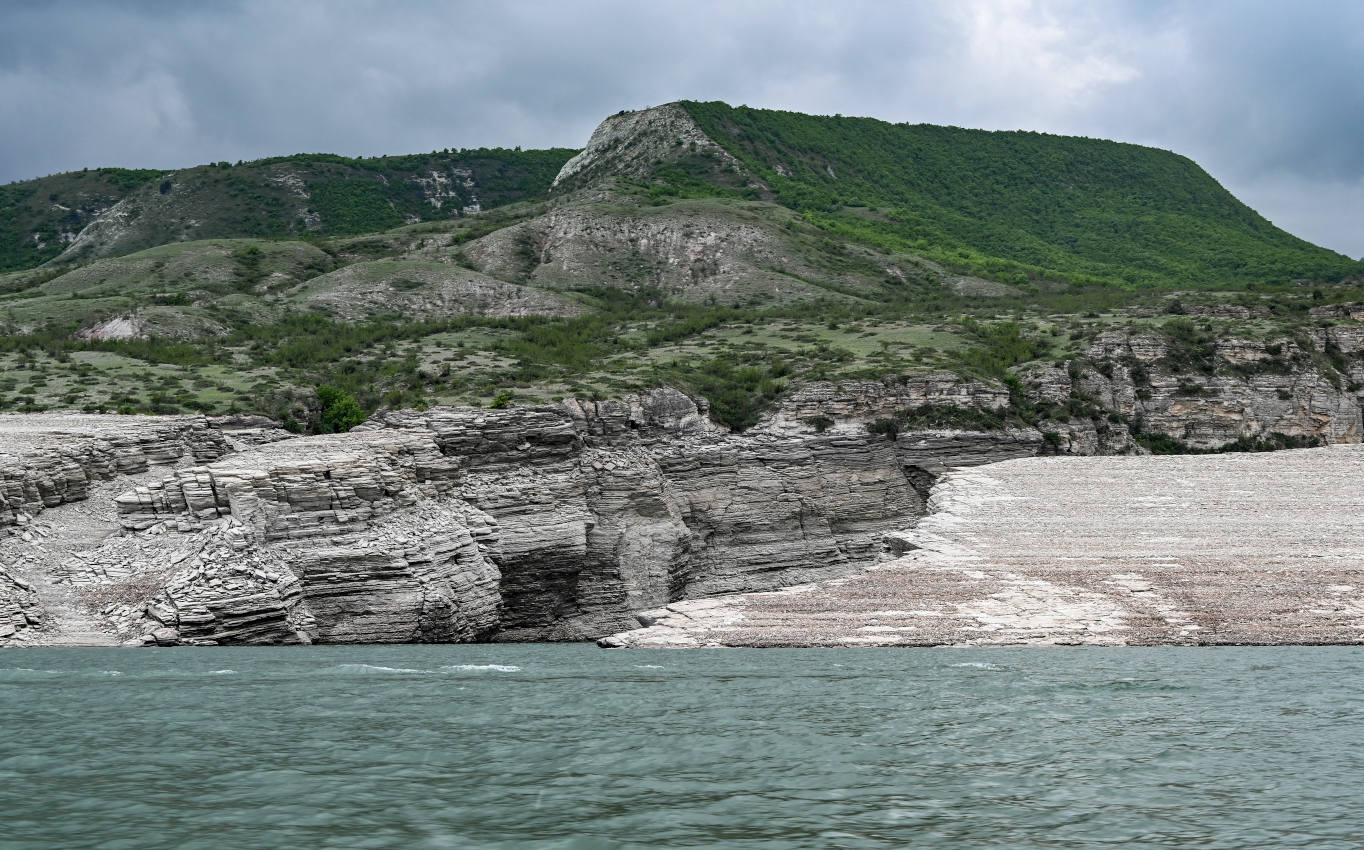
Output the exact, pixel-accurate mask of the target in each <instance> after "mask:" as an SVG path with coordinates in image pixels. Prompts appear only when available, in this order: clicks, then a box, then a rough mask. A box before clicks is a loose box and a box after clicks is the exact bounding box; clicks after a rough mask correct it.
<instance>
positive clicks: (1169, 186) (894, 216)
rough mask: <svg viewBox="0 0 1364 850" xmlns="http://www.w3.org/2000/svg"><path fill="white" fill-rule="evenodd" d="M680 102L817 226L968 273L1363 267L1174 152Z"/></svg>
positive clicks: (1236, 278)
mask: <svg viewBox="0 0 1364 850" xmlns="http://www.w3.org/2000/svg"><path fill="white" fill-rule="evenodd" d="M682 106H683V107H684V108H685V109H686V110H687V111H688V112H689V113H690V114H691V116H692V117H693V118H694V120H695V121H696V122H697V123H698V124H699V125H700V126H701V128H702V129H703V130H704V131H705V132H706V133H707V135H709V136H710V137H711V138H712V139H714V140H715V141H716V142H718V143H719V144H721V145H722V146H723V147H724V148H725V149H726V150H728V151H729V152H730V153H731V154H733V155H734V156H735V157H737V158H738V159H739V160H740V161H741V162H742V163H743V164H744V165H745V166H746V167H747V168H748V169H749V170H750V171H751V172H752V174H753V175H755V176H756V177H757V178H758V179H759V180H760V181H761V182H762V183H764V184H766V186H767V187H768V188H769V190H770V196H771V197H772V198H773V199H775V200H777V201H778V202H779V203H781V204H783V205H785V206H788V207H791V208H792V209H795V210H798V211H800V212H802V213H803V214H804V215H805V216H806V217H807V218H808V219H809V220H810V221H811V222H813V223H815V224H818V225H820V226H821V227H823V228H824V229H826V230H828V231H831V232H834V233H837V234H840V235H843V236H846V237H848V238H852V239H856V240H858V241H862V242H868V243H871V244H875V245H880V246H883V247H886V248H890V249H894V250H901V251H913V252H915V253H919V254H921V255H924V256H927V257H929V258H931V259H934V260H937V261H939V262H943V263H948V264H951V265H952V266H954V267H957V268H960V269H962V270H963V271H968V272H970V273H973V274H979V275H982V276H989V277H994V278H997V279H1003V280H1006V281H1010V282H1015V283H1025V282H1027V281H1028V280H1030V279H1031V280H1036V279H1058V278H1059V279H1063V280H1067V281H1070V282H1084V281H1086V280H1089V279H1098V280H1102V281H1104V282H1109V283H1120V284H1124V285H1129V286H1140V287H1156V288H1185V287H1206V286H1210V285H1225V284H1233V283H1248V282H1254V283H1279V282H1284V281H1288V280H1293V279H1299V278H1308V279H1313V280H1324V281H1336V280H1339V279H1341V278H1343V277H1346V276H1348V275H1351V274H1358V273H1360V271H1361V269H1362V268H1364V264H1361V263H1358V262H1355V261H1353V260H1350V259H1349V258H1347V257H1344V256H1342V255H1340V254H1336V253H1334V252H1332V251H1329V250H1326V249H1324V248H1320V247H1317V246H1315V245H1312V244H1311V243H1308V242H1306V241H1304V240H1301V239H1298V238H1297V237H1294V236H1292V235H1290V234H1288V233H1286V232H1284V231H1282V230H1280V229H1278V228H1276V227H1274V226H1273V225H1272V224H1271V223H1269V222H1268V221H1266V220H1265V219H1264V218H1263V217H1262V216H1260V215H1259V214H1257V213H1256V212H1255V211H1254V210H1252V209H1250V208H1249V207H1247V206H1246V205H1245V204H1242V203H1241V202H1240V201H1238V200H1236V198H1234V197H1233V196H1232V195H1231V194H1230V193H1229V192H1227V191H1226V190H1225V189H1223V188H1222V186H1221V185H1219V184H1218V183H1217V181H1215V180H1213V179H1212V177H1210V176H1209V175H1208V174H1207V173H1206V172H1205V171H1203V170H1202V169H1201V168H1199V167H1198V166H1197V165H1196V164H1194V163H1193V162H1192V161H1190V160H1188V159H1187V158H1185V157H1182V156H1178V155H1177V154H1173V153H1170V152H1169V151H1163V150H1157V149H1154V148H1147V147H1141V146H1139V145H1131V144H1122V143H1118V142H1110V141H1103V140H1098V139H1086V138H1077V137H1067V136H1053V135H1047V134H1043V133H1033V132H989V131H984V130H964V129H960V128H956V127H938V126H932V125H926V124H921V125H908V124H890V123H887V122H884V121H878V120H875V119H872V118H844V117H841V116H833V117H829V116H814V115H802V114H799V113H795V112H780V111H773V110H765V109H749V108H747V107H738V108H734V107H730V106H728V105H726V104H724V103H719V102H711V103H697V102H685V103H683V104H682ZM750 191H751V190H750Z"/></svg>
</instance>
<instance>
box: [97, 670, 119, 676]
mask: <svg viewBox="0 0 1364 850" xmlns="http://www.w3.org/2000/svg"><path fill="white" fill-rule="evenodd" d="M99 674H100V675H101V676H122V675H123V671H122V670H101V671H99Z"/></svg>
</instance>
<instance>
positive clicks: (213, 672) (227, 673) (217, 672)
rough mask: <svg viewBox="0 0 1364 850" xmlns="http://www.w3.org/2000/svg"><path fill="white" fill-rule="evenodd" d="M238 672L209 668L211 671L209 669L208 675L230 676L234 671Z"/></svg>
mask: <svg viewBox="0 0 1364 850" xmlns="http://www.w3.org/2000/svg"><path fill="white" fill-rule="evenodd" d="M236 672H237V671H236V670H209V671H208V675H210V676H230V675H232V674H234V673H236Z"/></svg>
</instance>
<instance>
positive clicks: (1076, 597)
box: [600, 445, 1364, 647]
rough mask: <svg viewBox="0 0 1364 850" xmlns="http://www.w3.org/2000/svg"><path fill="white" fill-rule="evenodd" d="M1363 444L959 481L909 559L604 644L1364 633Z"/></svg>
mask: <svg viewBox="0 0 1364 850" xmlns="http://www.w3.org/2000/svg"><path fill="white" fill-rule="evenodd" d="M1361 481H1364V447H1361V446H1358V445H1351V446H1334V447H1330V448H1322V449H1301V450H1293V451H1282V452H1274V453H1264V454H1224V455H1207V456H1176V457H1152V456H1145V457H1037V458H1027V459H1020V460H1010V461H1005V462H1001V463H996V464H992V465H989V466H984V467H978V468H975V469H971V470H957V471H953V472H951V473H949V474H948V475H947V476H946V477H945V478H944V479H943V480H942V481H941V482H940V483H939V484H938V485H937V486H936V488H935V489H934V490H933V494H932V496H931V498H930V505H929V506H930V509H931V510H933V511H934V512H933V513H932V514H931V515H930V516H928V517H926V518H924V519H923V520H921V521H920V522H919V523H918V525H917V526H916V527H915V528H914V529H912V530H910V531H908V532H906V533H905V534H904V535H903V543H902V546H903V548H904V549H905V550H906V551H907V554H905V555H903V556H902V557H899V558H896V559H894V560H890V561H887V562H885V563H882V564H879V565H878V566H876V567H875V568H874V569H871V570H869V571H867V572H864V573H862V574H860V575H857V576H853V577H849V578H844V579H838V580H833V581H827V582H820V583H814V584H807V585H803V586H799V587H792V588H788V589H785V590H782V591H779V592H775V593H759V594H746V595H737V596H727V597H723V598H718V599H706V600H695V601H686V602H678V603H675V604H672V605H669V606H666V607H664V608H662V609H659V610H655V611H651V612H646V613H645V614H642V615H641V617H640V619H641V622H643V623H645V624H646V625H647V628H642V629H638V630H634V631H629V632H625V633H622V634H617V635H613V636H610V637H607V638H604V639H602V640H601V641H600V643H601V645H603V646H609V647H697V646H762V647H771V646H939V645H954V646H989V645H1008V644H1065V645H1072V644H1085V645H1152V644H1202V645H1206V644H1357V643H1364V519H1361V517H1364V487H1361V485H1360V482H1361Z"/></svg>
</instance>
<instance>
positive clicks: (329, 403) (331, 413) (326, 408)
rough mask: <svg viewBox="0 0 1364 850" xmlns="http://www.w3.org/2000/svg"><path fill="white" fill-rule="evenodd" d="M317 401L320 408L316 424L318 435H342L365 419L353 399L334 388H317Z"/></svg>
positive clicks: (358, 405) (362, 411)
mask: <svg viewBox="0 0 1364 850" xmlns="http://www.w3.org/2000/svg"><path fill="white" fill-rule="evenodd" d="M317 400H318V402H320V403H321V406H322V409H321V414H320V416H319V418H318V423H317V433H319V434H340V433H344V432H346V431H349V430H350V429H351V428H354V427H355V426H356V425H359V424H360V423H361V422H364V421H365V419H366V415H365V410H364V408H362V407H361V406H360V403H359V402H357V401H356V400H355V397H354V396H352V395H351V394H350V393H347V392H345V391H343V390H339V389H337V388H336V387H333V386H327V385H323V386H320V387H318V388H317Z"/></svg>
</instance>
